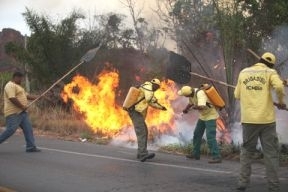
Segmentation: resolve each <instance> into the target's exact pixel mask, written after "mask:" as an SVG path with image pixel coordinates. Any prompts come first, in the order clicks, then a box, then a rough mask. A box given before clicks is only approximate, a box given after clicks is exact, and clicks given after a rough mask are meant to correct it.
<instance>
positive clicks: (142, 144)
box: [129, 110, 148, 158]
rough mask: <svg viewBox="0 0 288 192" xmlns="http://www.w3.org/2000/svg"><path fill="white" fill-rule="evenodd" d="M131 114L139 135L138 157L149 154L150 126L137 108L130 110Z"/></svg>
mask: <svg viewBox="0 0 288 192" xmlns="http://www.w3.org/2000/svg"><path fill="white" fill-rule="evenodd" d="M129 116H130V118H131V120H132V123H133V125H134V130H135V133H136V136H137V142H138V151H137V157H139V158H141V157H142V156H145V155H147V154H148V151H147V140H148V128H147V125H146V123H145V119H144V117H143V115H142V114H141V113H139V112H137V111H135V110H130V111H129Z"/></svg>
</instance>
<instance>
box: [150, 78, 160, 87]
mask: <svg viewBox="0 0 288 192" xmlns="http://www.w3.org/2000/svg"><path fill="white" fill-rule="evenodd" d="M151 83H154V84H156V85H159V86H160V80H159V79H152V80H151Z"/></svg>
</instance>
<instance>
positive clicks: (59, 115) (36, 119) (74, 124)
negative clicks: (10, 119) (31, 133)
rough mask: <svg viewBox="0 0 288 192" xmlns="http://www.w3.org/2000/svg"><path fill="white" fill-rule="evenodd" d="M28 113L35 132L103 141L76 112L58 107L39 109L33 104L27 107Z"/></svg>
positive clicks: (65, 137)
mask: <svg viewBox="0 0 288 192" xmlns="http://www.w3.org/2000/svg"><path fill="white" fill-rule="evenodd" d="M29 114H30V119H31V122H32V125H33V127H34V130H35V133H36V134H39V135H46V136H52V137H57V138H62V139H65V140H78V141H79V138H83V139H87V141H90V142H95V143H105V142H104V141H103V139H99V138H98V137H97V135H96V134H95V133H94V132H93V130H92V129H91V128H90V127H89V126H87V125H86V123H85V122H84V121H83V119H82V117H81V116H79V114H77V113H76V112H67V111H66V110H64V109H62V108H60V107H45V108H44V109H40V108H38V107H35V106H33V107H31V108H30V109H29ZM106 142H107V141H106Z"/></svg>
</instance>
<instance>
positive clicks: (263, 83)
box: [234, 63, 285, 124]
mask: <svg viewBox="0 0 288 192" xmlns="http://www.w3.org/2000/svg"><path fill="white" fill-rule="evenodd" d="M271 89H274V90H275V92H276V96H277V102H279V103H281V104H284V96H285V91H284V85H283V82H282V80H281V79H280V77H279V75H278V73H277V72H276V71H275V70H274V69H271V68H269V67H267V66H266V65H265V64H263V63H256V64H255V65H253V66H251V67H247V68H245V69H243V70H242V71H241V72H240V74H239V77H238V82H237V85H236V88H235V91H234V95H235V98H236V99H239V100H240V107H241V122H242V123H255V124H267V123H272V122H275V107H274V105H273V99H272V93H271Z"/></svg>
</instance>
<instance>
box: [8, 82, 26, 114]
mask: <svg viewBox="0 0 288 192" xmlns="http://www.w3.org/2000/svg"><path fill="white" fill-rule="evenodd" d="M13 97H14V98H16V99H18V100H19V102H20V103H21V104H22V105H24V106H26V105H27V103H28V101H27V94H26V92H25V90H24V89H23V88H22V87H21V86H20V85H17V84H16V83H14V82H12V81H9V82H8V83H7V84H6V85H5V87H4V115H5V117H7V116H8V115H12V114H15V113H20V112H21V111H22V109H20V108H18V107H17V106H15V105H14V104H13V103H12V102H11V101H10V100H9V99H10V98H13Z"/></svg>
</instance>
